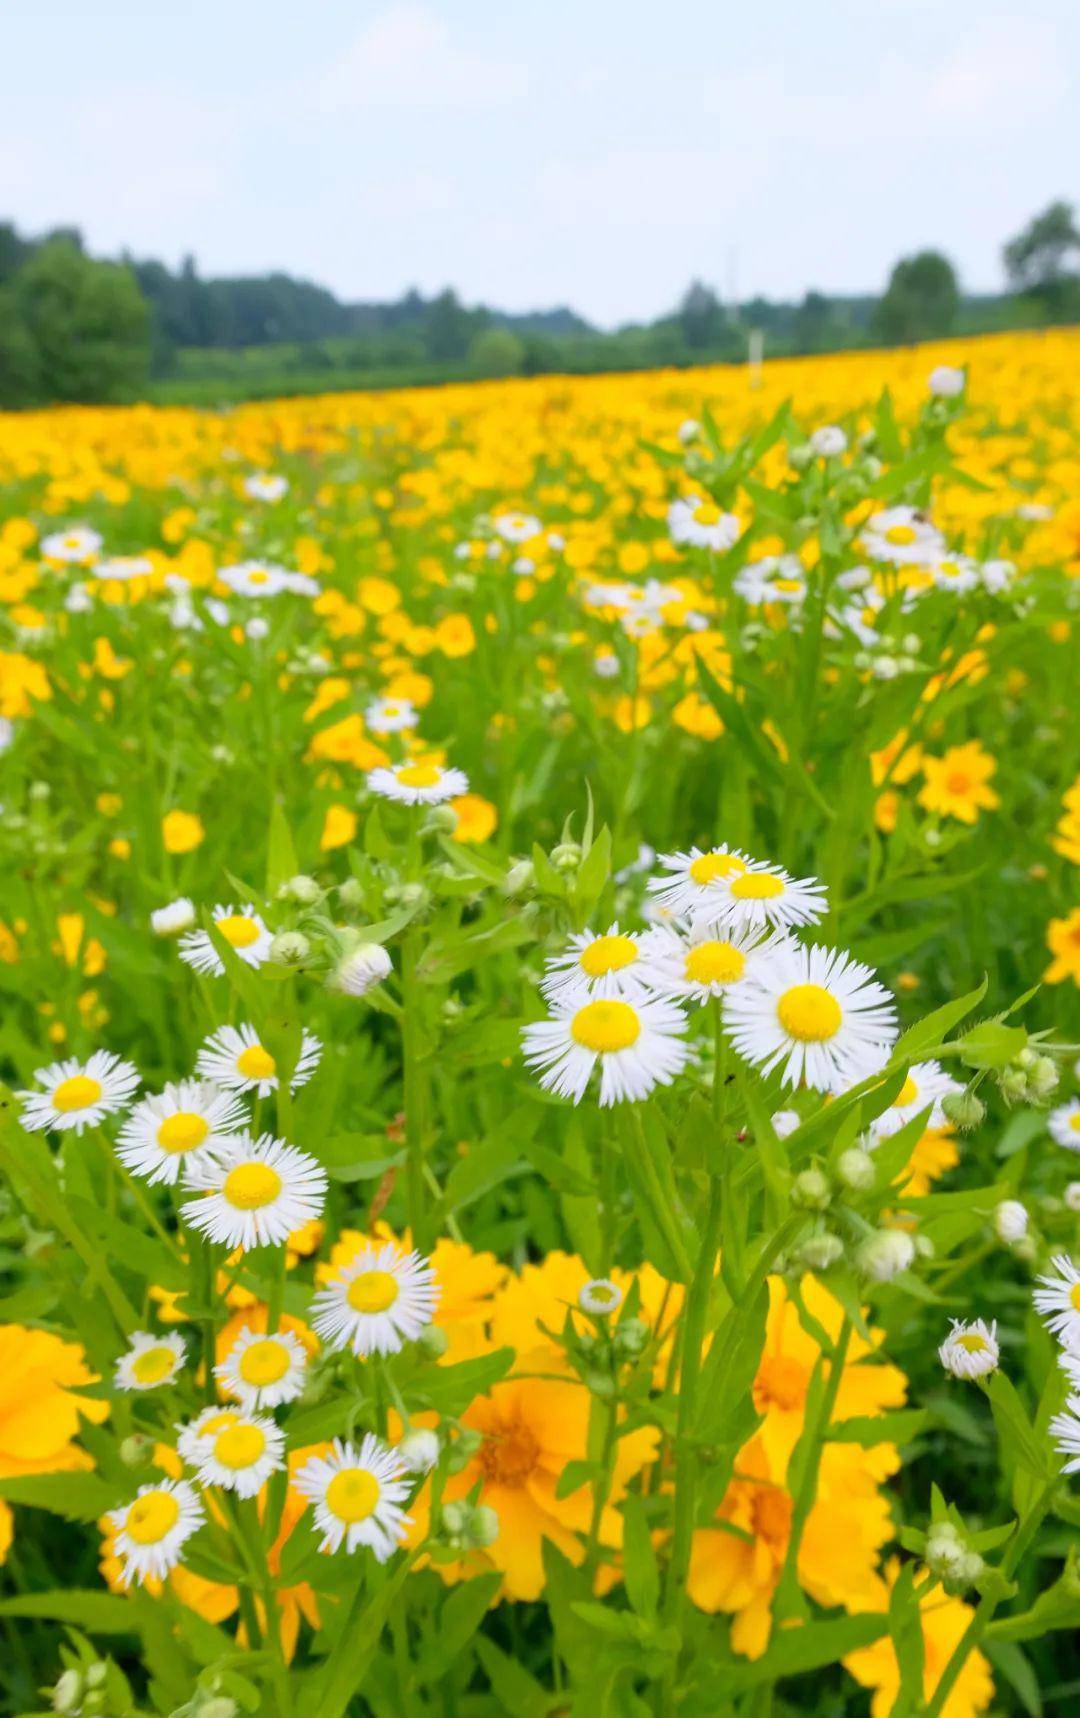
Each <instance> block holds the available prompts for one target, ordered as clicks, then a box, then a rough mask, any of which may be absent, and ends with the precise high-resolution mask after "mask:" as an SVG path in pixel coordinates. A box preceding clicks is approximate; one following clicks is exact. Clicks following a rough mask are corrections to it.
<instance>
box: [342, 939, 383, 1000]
mask: <svg viewBox="0 0 1080 1718" xmlns="http://www.w3.org/2000/svg"><path fill="white" fill-rule="evenodd" d="M393 970H394V969H393V963H392V961H391V959H390V956H389V955H388V954H387V952H386V950H385V949H384V948H383V947H382V945H381V943H359V944H358V945H357V947H356V948H354V949H352V950H351V951H350V952H349V953H348V954H346V955H344V956H343V957H342V959H341V960H340V961H339V962H338V964H337V967H336V968H335V970H334V975H333V978H332V979H331V984H332V985H333V988H334V989H335V990H341V991H344V993H345V995H346V996H366V995H367V993H368V991H369V990H374V988H375V986H376V985H377V984H381V983H382V982H383V980H384V979H386V978H389V976H390V974H391V972H392V971H393Z"/></svg>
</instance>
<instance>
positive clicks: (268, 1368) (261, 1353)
mask: <svg viewBox="0 0 1080 1718" xmlns="http://www.w3.org/2000/svg"><path fill="white" fill-rule="evenodd" d="M238 1370H239V1373H240V1376H241V1378H242V1379H243V1380H244V1383H245V1384H250V1385H252V1386H253V1388H255V1389H261V1387H262V1386H263V1385H264V1384H276V1383H277V1381H278V1379H279V1378H284V1376H285V1374H286V1372H287V1371H288V1370H289V1350H288V1349H287V1348H286V1347H285V1344H284V1343H283V1342H275V1341H274V1338H273V1337H272V1336H264V1337H263V1339H262V1341H261V1342H253V1343H252V1344H251V1346H250V1347H249V1348H245V1349H244V1352H243V1354H241V1356H240V1365H239V1368H238Z"/></svg>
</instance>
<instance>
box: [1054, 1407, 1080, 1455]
mask: <svg viewBox="0 0 1080 1718" xmlns="http://www.w3.org/2000/svg"><path fill="white" fill-rule="evenodd" d="M1049 1431H1050V1436H1051V1437H1052V1438H1053V1440H1054V1448H1055V1449H1056V1450H1057V1453H1058V1455H1059V1456H1068V1458H1069V1459H1068V1461H1067V1462H1066V1463H1065V1466H1064V1467H1063V1468H1062V1470H1061V1471H1062V1472H1063V1473H1077V1472H1080V1396H1078V1395H1075V1394H1073V1395H1071V1396H1070V1397H1069V1399H1068V1401H1067V1402H1066V1404H1065V1406H1064V1408H1063V1409H1062V1411H1061V1413H1060V1414H1055V1415H1054V1416H1053V1418H1052V1419H1051V1421H1050V1426H1049Z"/></svg>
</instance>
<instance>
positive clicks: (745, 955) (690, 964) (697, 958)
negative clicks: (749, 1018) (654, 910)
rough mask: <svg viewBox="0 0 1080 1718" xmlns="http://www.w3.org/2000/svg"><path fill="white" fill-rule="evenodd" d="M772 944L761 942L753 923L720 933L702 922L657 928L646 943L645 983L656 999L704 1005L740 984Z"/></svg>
mask: <svg viewBox="0 0 1080 1718" xmlns="http://www.w3.org/2000/svg"><path fill="white" fill-rule="evenodd" d="M773 940H774V939H772V938H770V937H767V936H766V937H765V938H764V940H763V933H762V932H761V931H760V930H759V929H757V928H756V927H755V926H753V925H732V926H729V927H728V929H727V930H726V931H719V930H717V928H716V927H715V926H713V925H711V924H710V923H709V922H708V920H707V919H705V918H698V919H694V920H692V921H691V923H690V924H689V925H686V924H679V925H678V926H670V927H669V926H666V925H664V926H660V925H658V926H657V927H656V928H655V929H654V930H652V931H649V932H648V933H647V937H646V940H645V955H646V959H647V962H648V965H647V969H646V970H647V974H648V980H649V984H650V986H651V988H652V989H653V990H654V991H655V993H656V994H657V995H658V996H673V997H679V998H682V999H685V1000H686V1001H688V1002H699V1003H701V1004H702V1005H704V1004H705V1003H706V1002H708V1001H709V999H710V997H714V996H723V995H724V994H725V993H726V992H727V991H728V990H730V989H731V987H732V985H734V984H742V983H743V982H744V981H745V980H746V978H747V977H749V975H750V973H751V972H752V971H753V962H754V956H755V954H758V953H761V954H767V953H768V951H769V949H770V948H771V947H772V944H773Z"/></svg>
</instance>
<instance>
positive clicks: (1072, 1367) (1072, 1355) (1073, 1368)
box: [1058, 1348, 1080, 1391]
mask: <svg viewBox="0 0 1080 1718" xmlns="http://www.w3.org/2000/svg"><path fill="white" fill-rule="evenodd" d="M1058 1365H1059V1366H1060V1367H1061V1370H1062V1371H1063V1372H1064V1374H1065V1376H1066V1378H1068V1380H1069V1383H1070V1384H1071V1385H1072V1388H1073V1390H1074V1391H1077V1390H1080V1353H1078V1352H1077V1351H1076V1349H1074V1348H1062V1349H1061V1350H1060V1351H1059V1353H1058Z"/></svg>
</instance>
